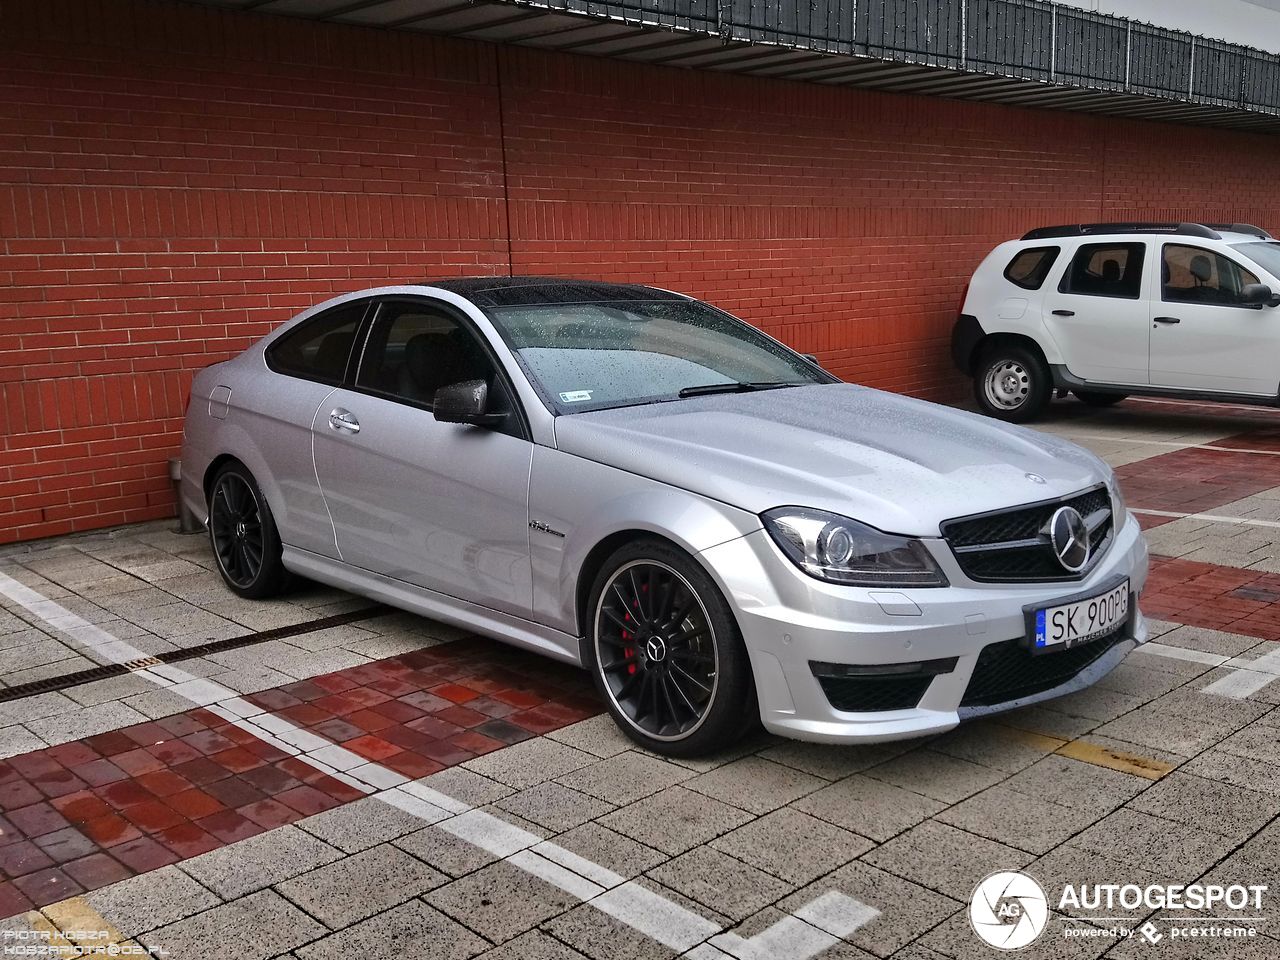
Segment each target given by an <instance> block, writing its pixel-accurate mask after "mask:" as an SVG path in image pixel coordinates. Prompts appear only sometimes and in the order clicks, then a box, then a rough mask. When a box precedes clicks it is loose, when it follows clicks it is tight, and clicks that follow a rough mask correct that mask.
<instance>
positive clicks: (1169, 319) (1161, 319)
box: [1152, 317, 1182, 323]
mask: <svg viewBox="0 0 1280 960" xmlns="http://www.w3.org/2000/svg"><path fill="white" fill-rule="evenodd" d="M1152 319H1154V320H1155V322H1156V323H1181V322H1182V320H1181V319H1179V318H1178V317H1153V318H1152Z"/></svg>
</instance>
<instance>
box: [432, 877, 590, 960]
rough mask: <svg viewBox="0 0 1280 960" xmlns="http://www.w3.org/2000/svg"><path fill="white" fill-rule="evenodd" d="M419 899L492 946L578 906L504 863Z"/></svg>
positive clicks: (565, 895) (560, 892)
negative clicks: (463, 925)
mask: <svg viewBox="0 0 1280 960" xmlns="http://www.w3.org/2000/svg"><path fill="white" fill-rule="evenodd" d="M424 899H425V900H426V901H427V902H428V903H429V904H431V905H432V906H433V907H435V908H436V909H437V910H439V911H441V912H442V913H446V914H448V915H449V916H451V917H453V918H454V919H455V920H457V921H458V922H459V923H462V924H465V925H466V926H467V927H469V928H470V929H472V930H474V931H475V932H476V933H479V934H480V935H481V936H483V937H484V938H485V939H487V940H490V941H492V942H494V943H504V942H505V941H507V940H510V939H512V938H513V937H516V936H518V935H520V934H522V933H524V932H525V931H527V930H531V929H533V928H534V927H536V926H538V925H539V924H541V923H542V922H544V921H546V920H549V919H551V918H552V917H555V916H559V915H560V914H562V913H564V912H565V911H566V910H569V909H571V908H572V907H574V906H576V905H577V904H579V903H581V901H580V900H579V899H578V898H577V897H575V896H573V895H572V894H570V893H566V892H565V891H564V890H561V889H560V888H559V887H556V886H553V885H552V884H550V883H548V882H547V881H545V880H543V879H541V878H540V877H536V876H534V875H533V874H531V873H529V872H527V871H525V870H521V869H520V868H519V867H517V866H515V865H513V864H511V863H508V862H506V861H505V860H503V861H499V862H497V863H493V864H490V865H489V866H487V867H484V868H482V869H480V870H477V871H476V872H475V873H472V874H468V875H467V876H465V877H462V878H461V879H459V880H454V881H453V882H452V883H449V884H447V885H445V886H442V887H440V888H439V889H437V890H432V891H431V892H430V893H428V894H427V895H426V897H424Z"/></svg>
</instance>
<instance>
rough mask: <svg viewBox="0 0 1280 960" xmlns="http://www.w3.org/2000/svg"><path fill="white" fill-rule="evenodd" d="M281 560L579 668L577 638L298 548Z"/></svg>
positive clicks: (321, 577)
mask: <svg viewBox="0 0 1280 960" xmlns="http://www.w3.org/2000/svg"><path fill="white" fill-rule="evenodd" d="M282 559H283V562H284V565H285V568H286V569H287V570H289V571H291V572H293V573H296V574H299V575H300V576H303V577H309V578H310V579H312V580H318V581H319V582H320V583H325V584H328V585H329V586H331V587H337V588H338V589H340V590H349V591H351V592H352V593H357V594H359V595H360V596H362V597H368V598H369V599H371V600H381V601H382V602H383V603H386V604H389V605H390V606H393V607H399V608H400V609H401V610H408V611H409V612H411V613H417V614H420V615H421V616H424V617H431V618H432V619H433V620H440V621H442V622H444V623H447V624H450V625H452V626H455V627H461V628H463V629H465V630H474V631H475V632H476V633H481V634H484V635H485V636H487V637H492V638H493V639H495V640H501V641H502V642H503V643H509V644H511V645H512V646H516V647H523V648H525V649H526V650H533V651H534V652H536V653H541V654H545V655H546V656H548V657H552V658H553V659H556V660H560V661H562V662H564V663H570V664H573V665H574V666H575V667H580V666H582V660H581V658H580V645H579V642H578V638H577V637H573V636H570V635H569V634H567V633H563V632H561V631H559V630H555V629H553V628H551V627H547V626H543V625H542V624H539V623H534V622H532V621H530V620H522V619H520V618H519V617H513V616H511V615H510V614H506V613H501V612H499V611H497V610H490V609H489V608H487V607H482V606H480V605H478V604H474V603H468V602H467V601H465V600H459V599H458V598H457V597H451V596H449V595H448V594H444V593H437V592H435V591H433V590H427V589H426V588H425V587H419V586H415V585H413V584H409V583H405V582H403V581H402V580H395V579H393V578H391V577H385V576H383V575H382V574H378V573H372V572H371V571H368V570H362V569H360V568H358V567H353V566H350V565H349V564H345V563H342V562H341V561H338V560H333V559H331V558H329V557H323V556H320V555H319V554H315V553H311V552H310V551H308V550H302V549H300V548H298V547H290V546H287V545H286V546H285V547H284V551H283V557H282Z"/></svg>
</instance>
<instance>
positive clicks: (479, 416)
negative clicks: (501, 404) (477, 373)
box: [433, 380, 506, 427]
mask: <svg viewBox="0 0 1280 960" xmlns="http://www.w3.org/2000/svg"><path fill="white" fill-rule="evenodd" d="M433 407H434V412H435V417H436V419H437V420H439V421H440V422H441V423H469V424H471V425H473V426H477V427H487V426H492V425H493V424H496V423H501V422H502V421H503V420H504V419H505V418H506V415H505V414H502V413H490V412H489V385H488V384H487V383H485V382H484V381H483V380H463V381H462V382H461V383H451V384H449V385H448V386H444V387H441V388H440V389H439V390H437V391H436V395H435V400H434V402H433Z"/></svg>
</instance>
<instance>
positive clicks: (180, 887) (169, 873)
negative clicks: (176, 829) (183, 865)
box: [84, 866, 222, 937]
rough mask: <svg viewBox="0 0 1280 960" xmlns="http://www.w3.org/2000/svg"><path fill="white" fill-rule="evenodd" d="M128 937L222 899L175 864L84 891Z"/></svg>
mask: <svg viewBox="0 0 1280 960" xmlns="http://www.w3.org/2000/svg"><path fill="white" fill-rule="evenodd" d="M84 898H85V900H86V901H87V902H88V904H89V906H91V907H92V908H93V909H94V910H96V911H97V912H98V913H100V914H101V915H102V916H103V917H105V918H106V919H107V920H109V921H110V922H111V924H112V925H113V926H114V927H115V928H116V929H117V930H119V931H120V932H121V933H123V934H124V935H125V936H127V937H136V936H138V934H140V933H146V932H147V931H148V930H154V929H156V928H157V927H163V926H166V925H168V924H171V923H174V922H176V921H178V920H181V919H183V918H184V917H189V916H191V915H192V914H195V913H200V912H202V911H204V910H207V909H209V908H210V907H214V906H217V905H218V904H219V903H221V902H222V901H221V900H220V899H219V898H218V897H216V896H214V895H213V894H212V893H210V892H209V891H208V890H206V889H205V888H204V887H202V886H201V885H200V884H198V883H196V881H194V880H192V879H191V878H190V877H189V876H187V875H186V874H185V873H183V872H182V871H181V870H179V869H178V868H177V867H175V866H168V867H161V868H160V869H159V870H152V871H151V872H150V873H140V874H138V875H137V876H136V877H130V878H129V879H128V880H121V881H120V882H119V883H113V884H111V885H110V886H107V887H102V888H101V889H99V890H94V891H91V892H90V893H86V894H85V895H84Z"/></svg>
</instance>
